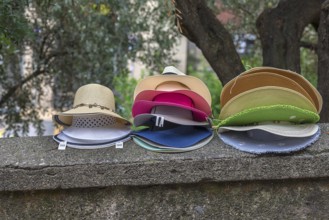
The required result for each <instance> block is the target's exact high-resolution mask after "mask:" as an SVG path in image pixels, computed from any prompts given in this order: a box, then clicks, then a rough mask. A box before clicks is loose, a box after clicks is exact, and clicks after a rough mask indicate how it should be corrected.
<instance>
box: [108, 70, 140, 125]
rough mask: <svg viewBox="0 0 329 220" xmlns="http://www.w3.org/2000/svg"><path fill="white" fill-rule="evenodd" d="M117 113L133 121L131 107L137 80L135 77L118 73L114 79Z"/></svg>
mask: <svg viewBox="0 0 329 220" xmlns="http://www.w3.org/2000/svg"><path fill="white" fill-rule="evenodd" d="M113 84H114V94H115V101H116V106H117V107H116V108H117V113H118V114H120V115H122V117H124V118H127V119H129V120H130V121H132V115H131V109H132V105H133V101H134V99H133V94H134V90H135V87H136V85H137V80H136V79H135V78H133V77H130V76H128V77H126V76H124V75H118V76H116V77H115V78H114V80H113Z"/></svg>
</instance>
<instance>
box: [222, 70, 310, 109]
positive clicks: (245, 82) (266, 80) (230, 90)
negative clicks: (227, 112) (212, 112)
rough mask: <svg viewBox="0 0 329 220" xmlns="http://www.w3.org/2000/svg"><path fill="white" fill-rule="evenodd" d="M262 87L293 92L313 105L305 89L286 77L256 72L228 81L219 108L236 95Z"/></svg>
mask: <svg viewBox="0 0 329 220" xmlns="http://www.w3.org/2000/svg"><path fill="white" fill-rule="evenodd" d="M263 86H277V87H283V88H287V89H291V90H294V91H296V92H299V93H300V94H301V95H303V96H305V97H306V98H307V99H308V100H310V101H311V102H312V104H313V105H314V101H313V100H312V98H311V96H310V95H309V94H308V93H307V92H306V91H305V89H304V88H303V87H301V86H300V85H299V84H298V83H296V82H295V81H293V80H291V79H289V78H288V77H285V76H282V75H278V74H275V73H270V72H256V73H253V74H246V75H239V76H237V77H236V78H234V79H233V80H231V81H229V82H228V83H227V84H226V85H225V86H224V87H223V89H222V93H221V98H220V102H221V107H223V106H225V104H226V103H227V102H228V101H229V100H230V99H232V98H233V97H235V96H236V95H239V94H240V93H242V92H246V91H248V90H251V89H255V88H259V87H263Z"/></svg>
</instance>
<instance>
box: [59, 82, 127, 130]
mask: <svg viewBox="0 0 329 220" xmlns="http://www.w3.org/2000/svg"><path fill="white" fill-rule="evenodd" d="M97 114H100V115H110V116H113V117H115V118H116V119H117V121H118V122H121V123H130V122H129V121H128V120H127V119H125V118H123V117H121V116H120V115H119V114H117V113H115V100H114V95H113V92H112V91H111V90H110V89H109V88H107V87H105V86H102V85H99V84H87V85H84V86H82V87H80V88H79V89H78V90H77V92H76V94H75V97H74V103H73V108H72V109H70V110H68V111H65V112H62V113H58V114H56V115H54V120H55V121H56V122H57V123H59V124H61V125H65V126H69V125H71V123H72V118H73V116H76V115H97Z"/></svg>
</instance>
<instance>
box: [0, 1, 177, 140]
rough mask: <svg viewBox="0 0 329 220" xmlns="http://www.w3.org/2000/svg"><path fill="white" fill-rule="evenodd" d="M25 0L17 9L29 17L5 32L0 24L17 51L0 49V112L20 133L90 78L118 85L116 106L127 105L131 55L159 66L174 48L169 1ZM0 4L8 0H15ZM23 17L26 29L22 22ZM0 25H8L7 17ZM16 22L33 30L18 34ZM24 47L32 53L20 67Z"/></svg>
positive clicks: (67, 101) (66, 103)
mask: <svg viewBox="0 0 329 220" xmlns="http://www.w3.org/2000/svg"><path fill="white" fill-rule="evenodd" d="M15 2H16V1H15ZM28 3H29V4H28V7H27V5H22V6H23V7H22V10H20V11H19V12H20V13H18V12H17V15H19V16H17V17H18V18H22V19H25V20H24V21H27V22H28V24H27V23H23V22H18V23H10V24H11V25H12V27H11V29H10V30H12V31H6V34H5V35H4V34H3V33H1V32H0V43H2V44H4V43H6V42H8V39H9V40H10V41H9V42H10V44H12V43H11V42H16V43H17V46H18V47H16V49H15V50H14V51H15V53H14V54H9V53H6V54H3V57H4V60H5V61H7V62H5V63H4V65H3V66H2V71H1V72H0V74H1V73H2V74H1V75H0V77H1V85H0V88H1V96H0V109H1V110H2V111H1V112H2V113H1V115H2V116H1V118H2V119H3V121H4V123H5V124H6V125H7V126H8V127H7V129H9V130H15V132H16V133H15V135H17V134H19V133H22V134H24V133H26V132H27V130H28V123H29V122H32V123H36V124H37V125H40V124H39V123H40V120H39V116H40V113H44V112H47V111H49V109H50V108H52V107H54V108H55V109H56V110H57V111H63V110H66V109H68V108H70V107H71V106H72V102H73V98H74V92H75V91H76V90H77V89H78V88H79V87H80V86H82V85H85V84H87V83H100V84H102V85H105V86H108V87H110V88H115V89H116V90H117V93H116V97H117V98H119V101H118V103H119V111H121V112H127V108H129V107H128V105H129V102H127V99H128V98H127V97H126V94H128V93H126V92H127V91H124V89H123V88H124V87H126V88H125V90H127V88H128V87H129V83H133V81H132V80H130V79H126V81H125V79H124V78H125V77H126V76H127V75H128V73H129V70H128V61H134V60H136V59H138V60H141V61H142V62H143V63H144V64H145V65H146V67H147V68H148V69H151V70H160V69H162V68H163V66H164V65H165V64H166V63H171V62H172V51H171V48H172V47H173V46H174V44H175V43H176V38H177V36H178V32H177V31H176V30H175V29H173V28H172V27H173V26H174V24H173V21H174V20H173V17H172V16H169V15H168V11H170V10H171V9H170V8H169V7H168V2H166V1H165V2H163V1H159V2H157V1H148V0H135V1H121V0H97V1H96V0H94V1H92V0H68V1H66V0H65V1H55V0H42V1H41V0H32V1H28ZM0 4H1V7H8V5H9V6H10V4H11V1H9V0H8V1H2V2H1V3H0ZM23 11H26V12H27V13H25V14H23ZM0 17H2V16H1V14H0ZM1 21H2V20H1ZM20 24H23V26H24V29H20V27H21V26H20ZM0 25H2V26H4V25H5V26H6V28H7V29H8V27H7V25H6V23H4V22H1V23H0ZM18 29H19V30H29V31H30V32H31V33H32V34H27V33H26V32H22V33H21V32H20V33H19V35H17V34H15V33H16V32H15V31H18ZM8 30H9V29H8ZM8 33H9V34H8ZM17 33H18V32H17ZM3 36H5V37H3ZM7 44H8V43H7ZM27 52H28V53H30V56H31V58H32V61H31V63H30V65H29V66H28V67H25V68H23V66H22V65H21V64H22V63H23V62H24V59H25V57H24V56H23V55H24V54H25V53H27ZM26 64H27V63H26ZM118 79H120V80H119V81H120V82H119V81H118ZM116 84H118V85H116ZM120 86H122V87H120ZM45 88H50V90H51V91H52V96H53V97H52V98H53V100H54V102H53V104H51V105H49V104H48V105H46V104H44V103H45V102H44V100H43V98H44V97H45V95H46V90H45ZM122 92H124V93H122ZM6 94H7V95H6ZM121 99H122V100H121ZM36 109H38V111H36ZM124 114H126V113H124ZM125 116H127V115H125ZM39 127H40V126H39ZM39 131H40V132H41V131H42V128H41V127H40V130H39Z"/></svg>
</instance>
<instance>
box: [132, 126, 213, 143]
mask: <svg viewBox="0 0 329 220" xmlns="http://www.w3.org/2000/svg"><path fill="white" fill-rule="evenodd" d="M212 133H213V131H212V130H211V129H209V128H205V127H201V126H184V125H178V126H176V127H174V128H169V129H166V130H158V131H153V130H150V129H145V130H141V131H136V132H133V133H132V135H133V136H137V137H140V138H143V139H146V140H149V141H152V142H154V143H155V144H158V145H162V146H168V147H175V148H185V147H191V146H193V145H195V144H197V143H199V142H200V141H202V140H204V139H206V138H208V137H210V136H211V135H212Z"/></svg>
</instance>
